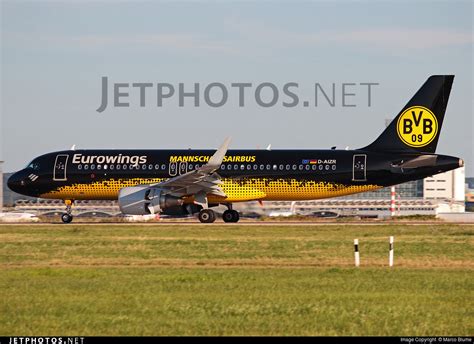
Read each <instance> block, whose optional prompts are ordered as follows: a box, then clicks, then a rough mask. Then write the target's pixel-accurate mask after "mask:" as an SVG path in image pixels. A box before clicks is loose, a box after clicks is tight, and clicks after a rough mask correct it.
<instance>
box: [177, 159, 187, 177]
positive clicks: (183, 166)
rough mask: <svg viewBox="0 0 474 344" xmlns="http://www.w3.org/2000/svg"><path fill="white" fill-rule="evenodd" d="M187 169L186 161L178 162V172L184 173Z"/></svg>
mask: <svg viewBox="0 0 474 344" xmlns="http://www.w3.org/2000/svg"><path fill="white" fill-rule="evenodd" d="M187 170H188V163H187V162H180V163H179V174H180V175H181V174H185V173H186V172H187Z"/></svg>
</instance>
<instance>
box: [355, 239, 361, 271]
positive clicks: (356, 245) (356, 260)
mask: <svg viewBox="0 0 474 344" xmlns="http://www.w3.org/2000/svg"><path fill="white" fill-rule="evenodd" d="M354 258H355V266H357V267H358V266H359V265H360V258H359V239H354Z"/></svg>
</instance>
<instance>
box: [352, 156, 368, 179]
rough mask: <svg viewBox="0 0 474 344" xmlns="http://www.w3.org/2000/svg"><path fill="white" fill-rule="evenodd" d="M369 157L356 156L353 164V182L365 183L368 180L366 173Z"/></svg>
mask: <svg viewBox="0 0 474 344" xmlns="http://www.w3.org/2000/svg"><path fill="white" fill-rule="evenodd" d="M366 165H367V155H365V154H354V157H353V164H352V180H353V181H359V182H364V181H366V180H367V173H366Z"/></svg>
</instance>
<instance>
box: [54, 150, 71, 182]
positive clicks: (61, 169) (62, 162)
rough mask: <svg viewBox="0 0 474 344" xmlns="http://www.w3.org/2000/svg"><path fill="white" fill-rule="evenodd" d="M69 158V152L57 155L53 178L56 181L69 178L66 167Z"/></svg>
mask: <svg viewBox="0 0 474 344" xmlns="http://www.w3.org/2000/svg"><path fill="white" fill-rule="evenodd" d="M68 159H69V155H67V154H58V155H56V160H55V161H54V170H53V180H55V181H65V180H67V175H66V169H67V161H68Z"/></svg>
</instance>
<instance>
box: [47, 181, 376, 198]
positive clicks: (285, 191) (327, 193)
mask: <svg viewBox="0 0 474 344" xmlns="http://www.w3.org/2000/svg"><path fill="white" fill-rule="evenodd" d="M164 180H165V178H130V179H113V178H111V179H108V180H104V181H97V182H93V183H79V184H73V185H68V186H61V187H59V188H57V189H56V190H53V191H51V192H48V193H44V194H42V195H41V196H40V197H42V198H53V199H70V200H88V199H93V200H115V199H117V197H118V192H119V190H120V189H121V188H124V187H128V186H136V185H143V184H152V183H159V182H161V181H164ZM222 182H223V184H222V185H221V189H222V191H224V193H225V194H226V195H227V197H225V198H223V197H218V196H213V195H209V197H208V200H209V202H210V203H213V202H244V201H250V200H257V199H261V200H269V201H270V200H275V201H277V200H309V199H320V198H329V197H337V196H344V195H349V194H353V193H358V192H365V191H372V190H376V189H380V188H381V187H382V186H379V185H345V184H339V183H333V182H323V181H313V180H297V179H286V178H285V179H284V178H278V179H270V178H243V179H240V180H235V179H223V180H222Z"/></svg>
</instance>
